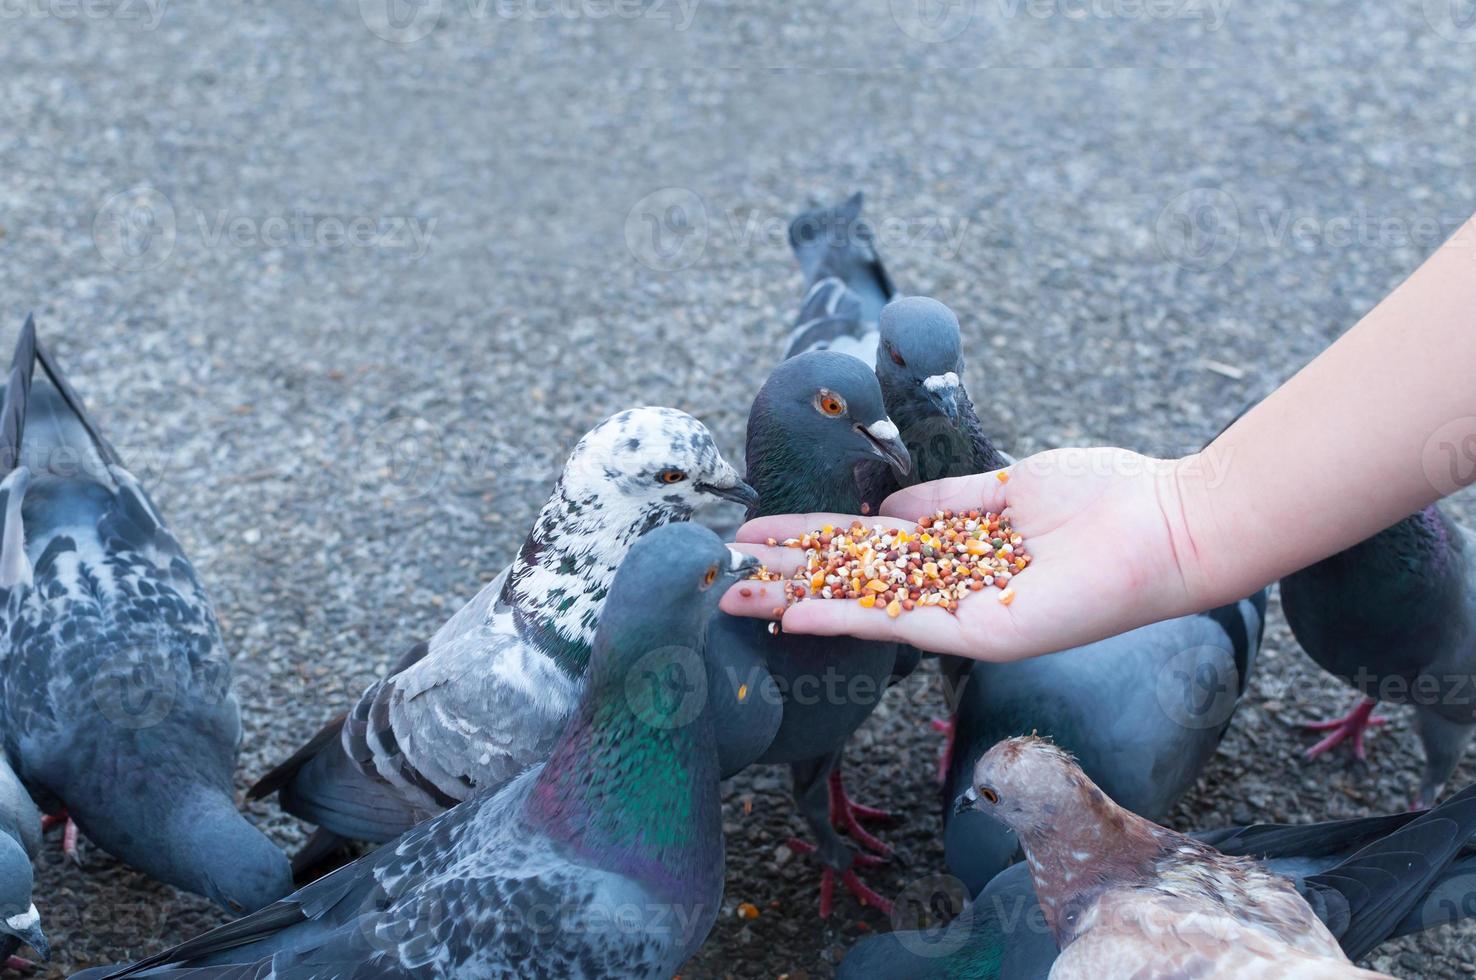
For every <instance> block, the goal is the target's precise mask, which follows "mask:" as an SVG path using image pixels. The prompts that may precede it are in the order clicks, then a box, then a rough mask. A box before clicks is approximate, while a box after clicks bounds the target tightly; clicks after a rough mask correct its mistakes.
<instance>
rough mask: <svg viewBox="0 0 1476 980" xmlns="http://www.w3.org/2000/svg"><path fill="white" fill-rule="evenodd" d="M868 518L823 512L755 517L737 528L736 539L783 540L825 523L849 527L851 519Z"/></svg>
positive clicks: (757, 540)
mask: <svg viewBox="0 0 1476 980" xmlns="http://www.w3.org/2000/svg"><path fill="white" fill-rule="evenodd" d="M870 519H871V518H866V517H862V516H861V515H859V514H826V513H823V512H816V513H811V514H777V515H775V516H773V517H756V518H754V519H753V520H751V521H749V522H748V523H747V524H745V525H743V526H742V527H740V528H739V529H738V540H739V541H753V542H757V543H759V544H763V543H764V542H765V541H767V540H769V539H770V538H773V539H774V540H775V541H783V540H784V539H785V538H797V537H799V536H800V535H801V534H808V533H809V532H811V531H818V530H820V529H821V528H822V527H824V526H825V525H827V524H829V525H830V526H831V527H850V526H851V523H852V522H853V521H860V522H861V523H862V524H865V523H867V521H868V520H870Z"/></svg>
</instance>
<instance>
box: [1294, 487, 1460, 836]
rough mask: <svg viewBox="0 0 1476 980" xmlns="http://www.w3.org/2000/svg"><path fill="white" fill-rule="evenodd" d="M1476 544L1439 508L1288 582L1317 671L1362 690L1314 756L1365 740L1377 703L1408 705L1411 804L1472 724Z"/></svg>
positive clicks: (1420, 800) (1298, 628) (1298, 629)
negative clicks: (1416, 771)
mask: <svg viewBox="0 0 1476 980" xmlns="http://www.w3.org/2000/svg"><path fill="white" fill-rule="evenodd" d="M1473 562H1476V542H1473V540H1472V533H1471V531H1469V530H1468V529H1466V528H1464V527H1462V526H1461V525H1459V524H1457V523H1455V522H1454V521H1452V520H1451V519H1450V518H1449V517H1448V516H1446V514H1445V513H1444V512H1443V511H1442V510H1441V509H1440V508H1439V507H1438V506H1434V505H1432V506H1430V507H1427V508H1425V509H1424V510H1422V511H1420V512H1419V513H1417V514H1413V515H1411V516H1409V517H1406V518H1405V519H1404V520H1402V521H1400V522H1399V523H1398V524H1395V525H1394V526H1393V527H1391V528H1388V529H1387V530H1384V531H1381V532H1379V533H1378V534H1376V535H1374V536H1373V537H1371V538H1369V539H1367V540H1366V541H1363V542H1361V543H1359V544H1356V545H1354V546H1353V547H1351V548H1348V549H1347V550H1345V551H1341V552H1339V553H1337V554H1335V555H1333V556H1332V557H1330V558H1325V559H1323V560H1322V561H1320V562H1317V563H1316V564H1314V565H1309V566H1308V567H1306V568H1304V569H1302V570H1301V571H1298V572H1294V573H1292V574H1291V575H1288V576H1286V577H1285V578H1283V579H1282V580H1281V608H1282V611H1283V612H1284V613H1285V614H1286V621H1287V623H1288V624H1289V625H1290V626H1291V630H1292V635H1294V636H1295V637H1296V638H1297V642H1298V643H1300V644H1301V645H1302V649H1303V650H1305V651H1307V655H1308V656H1310V657H1311V658H1312V659H1313V660H1314V661H1316V662H1317V664H1318V666H1320V667H1322V669H1324V670H1326V671H1328V672H1330V673H1332V674H1335V675H1337V676H1338V677H1341V678H1342V679H1343V680H1345V681H1347V682H1348V683H1349V684H1351V685H1353V686H1354V687H1356V688H1358V690H1359V691H1360V692H1361V695H1362V697H1361V698H1360V699H1359V701H1358V703H1357V704H1355V705H1354V707H1353V710H1352V711H1350V712H1349V713H1348V715H1347V717H1345V718H1341V719H1337V720H1334V721H1327V722H1318V723H1315V724H1312V725H1310V726H1308V727H1310V728H1312V729H1317V730H1323V731H1328V732H1329V734H1328V735H1327V737H1326V738H1324V739H1323V740H1322V741H1320V742H1318V743H1317V744H1316V745H1314V746H1312V747H1311V748H1310V749H1308V751H1307V757H1308V758H1314V757H1316V756H1318V755H1321V754H1322V753H1323V752H1326V751H1327V750H1328V749H1331V748H1332V747H1333V746H1335V745H1337V744H1339V743H1340V742H1343V741H1347V740H1351V742H1352V746H1353V752H1354V755H1355V756H1357V757H1358V758H1359V759H1362V758H1363V757H1364V748H1363V737H1364V732H1365V730H1366V729H1367V728H1368V727H1369V726H1370V725H1379V724H1383V723H1384V721H1385V719H1384V718H1381V717H1379V716H1376V715H1373V714H1372V712H1373V709H1374V705H1375V704H1376V703H1377V702H1378V701H1391V702H1396V703H1404V704H1410V705H1413V707H1414V712H1415V727H1416V729H1417V730H1418V732H1419V735H1420V741H1421V742H1422V743H1423V744H1424V748H1425V768H1424V772H1423V773H1422V774H1421V776H1420V786H1419V792H1418V794H1417V795H1416V797H1415V806H1417V807H1422V806H1429V805H1430V804H1432V803H1434V802H1435V800H1437V799H1438V798H1439V797H1440V793H1441V790H1442V789H1443V788H1444V786H1445V783H1446V781H1447V780H1448V779H1449V778H1450V774H1451V772H1453V771H1454V770H1455V767H1456V764H1457V763H1458V762H1459V761H1460V759H1461V755H1462V754H1463V753H1464V752H1465V750H1466V745H1467V743H1469V742H1470V739H1471V733H1472V731H1473V730H1476V574H1473V571H1472V563H1473Z"/></svg>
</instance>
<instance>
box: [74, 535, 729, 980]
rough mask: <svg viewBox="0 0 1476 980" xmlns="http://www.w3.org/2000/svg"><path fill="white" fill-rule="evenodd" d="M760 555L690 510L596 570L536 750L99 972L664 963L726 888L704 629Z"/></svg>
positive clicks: (409, 971) (664, 971)
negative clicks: (684, 520)
mask: <svg viewBox="0 0 1476 980" xmlns="http://www.w3.org/2000/svg"><path fill="white" fill-rule="evenodd" d="M755 567H756V562H755V561H754V559H752V558H750V557H748V556H746V555H741V554H739V553H738V552H736V551H733V550H732V549H729V548H727V547H725V546H724V545H723V544H722V542H720V541H719V540H718V539H717V537H716V536H715V535H714V534H713V533H712V532H711V531H708V530H706V529H705V528H702V527H699V526H697V525H693V524H671V525H667V526H665V527H660V528H657V529H655V530H653V531H651V532H650V533H649V534H646V535H645V536H643V537H642V538H640V539H639V540H638V541H636V542H634V544H633V545H632V546H631V548H630V550H629V553H628V554H627V556H626V558H625V560H624V562H622V563H621V566H620V570H619V571H618V572H617V573H616V575H615V578H614V581H613V582H612V584H611V586H610V595H609V598H608V600H607V601H606V602H605V604H604V609H603V611H602V613H601V615H600V623H599V628H598V630H597V632H596V634H595V638H594V642H593V645H592V651H591V655H590V668H589V674H588V679H587V682H586V683H585V685H584V686H583V690H582V693H581V695H580V699H579V703H578V706H577V707H576V709H575V710H574V712H573V714H572V715H571V716H570V718H569V724H568V726H567V727H566V728H565V730H564V732H563V733H562V735H560V737H559V738H558V740H557V741H556V743H555V745H554V746H553V750H552V753H551V754H550V756H549V758H548V761H547V762H546V763H542V764H539V765H535V766H533V767H531V768H530V769H528V770H527V771H526V772H524V773H523V774H521V775H519V776H518V777H516V778H515V779H513V780H512V781H511V782H509V783H507V784H505V785H504V786H502V787H501V788H500V789H497V790H493V791H488V792H485V793H482V794H479V795H477V796H475V797H473V798H472V799H471V800H468V801H467V802H465V803H462V804H461V805H459V806H456V807H454V808H453V809H451V810H449V811H447V812H446V813H443V814H441V815H440V816H438V817H436V818H434V819H432V820H430V821H429V822H427V823H424V824H421V825H420V826H418V827H415V828H414V829H412V830H410V831H409V832H407V833H406V834H405V835H404V836H402V837H401V838H399V839H398V840H396V841H394V842H393V843H391V844H387V845H385V846H384V847H382V848H380V849H379V850H377V851H375V852H374V853H373V854H370V855H368V856H367V857H364V858H361V859H360V860H358V861H356V862H354V863H353V864H350V865H347V866H345V867H343V868H340V869H339V870H338V871H336V872H334V873H333V874H330V875H328V876H327V877H324V878H321V879H319V880H318V881H315V882H313V883H312V884H311V885H309V886H307V887H306V888H303V889H301V890H300V891H298V892H296V893H295V894H293V895H291V896H289V897H288V898H286V899H283V900H282V901H280V902H278V903H276V904H275V905H272V906H270V907H268V908H266V909H263V910H262V911H261V912H259V913H257V914H256V915H252V916H249V917H247V918H245V919H241V920H239V921H237V922H233V923H230V924H229V925H226V926H222V927H220V928H218V929H215V930H213V931H211V932H207V933H205V934H204V935H202V936H200V937H198V938H196V939H193V940H190V941H189V942H186V943H184V944H182V945H180V946H176V947H175V948H173V949H170V950H166V951H165V952H163V953H159V954H158V955H155V956H150V957H148V958H147V959H144V960H141V961H139V962H138V963H135V964H133V965H132V966H130V967H128V968H126V969H125V970H123V971H121V972H118V973H114V974H112V975H114V976H159V977H171V978H175V977H177V978H180V980H183V978H185V977H189V978H193V980H209V978H219V980H225V978H237V977H263V978H265V977H291V978H293V980H339V978H343V980H347V978H351V977H353V978H357V977H429V976H434V977H448V978H461V977H464V978H468V980H480V978H484V977H514V976H528V975H530V974H533V973H536V974H538V975H541V976H551V977H552V976H557V977H571V978H573V977H589V978H604V977H616V976H619V977H643V978H652V980H658V978H659V980H666V978H669V977H671V976H672V975H673V974H674V973H675V971H676V970H677V968H678V967H679V966H680V965H681V964H682V962H683V961H684V960H686V959H687V958H688V957H689V956H690V955H691V954H692V953H693V951H695V950H696V949H697V947H698V946H699V945H701V943H702V941H703V939H705V938H706V936H707V933H708V932H709V930H711V928H712V924H713V922H714V920H715V918H716V916H717V913H718V908H719V905H720V904H721V901H722V893H723V834H722V820H721V803H720V799H719V793H718V758H717V746H716V743H715V739H714V734H713V729H712V722H711V719H710V718H709V717H708V715H707V714H706V713H705V712H704V711H703V710H702V703H703V700H704V699H705V692H704V688H703V684H704V679H705V675H706V668H705V667H704V665H703V663H702V661H703V653H702V652H701V649H702V648H701V640H702V635H703V630H704V628H705V626H706V623H707V620H708V618H709V617H710V616H711V615H712V613H713V611H714V610H715V609H716V608H717V602H718V599H719V598H720V597H721V596H722V594H723V593H724V592H726V591H727V589H728V588H729V587H730V586H731V585H732V584H733V583H734V582H736V581H738V580H739V579H740V578H742V577H745V576H746V575H748V574H749V573H750V572H751V570H752V569H753V568H755ZM102 972H103V971H98V973H99V974H100V973H102ZM96 975H98V974H93V976H96Z"/></svg>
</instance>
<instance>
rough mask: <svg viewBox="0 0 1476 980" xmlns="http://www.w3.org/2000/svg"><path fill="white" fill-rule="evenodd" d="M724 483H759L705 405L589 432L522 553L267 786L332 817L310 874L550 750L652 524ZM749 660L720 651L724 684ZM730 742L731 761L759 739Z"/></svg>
mask: <svg viewBox="0 0 1476 980" xmlns="http://www.w3.org/2000/svg"><path fill="white" fill-rule="evenodd" d="M710 498H722V499H725V500H731V501H736V502H738V503H740V504H743V505H744V506H750V505H752V504H753V503H754V502H755V501H756V499H757V497H756V495H755V494H754V492H753V490H752V489H751V488H749V486H748V485H747V484H745V483H744V482H743V481H742V480H741V479H739V477H738V473H737V471H736V470H734V469H733V467H732V466H731V465H729V464H728V462H727V461H726V460H724V459H723V457H722V455H721V454H720V453H719V452H718V449H717V446H716V445H715V444H714V442H713V439H712V435H711V433H709V432H708V430H707V427H706V426H704V425H703V424H702V423H701V422H699V421H697V420H696V419H695V418H693V417H692V416H690V415H687V414H686V413H684V412H680V411H677V410H675V409H671V408H638V409H632V410H629V411H624V412H620V413H618V414H616V415H613V416H611V417H610V418H608V419H606V420H605V421H603V422H601V423H600V424H599V425H597V426H595V427H594V428H593V429H592V430H590V431H589V432H588V433H587V434H585V436H584V437H583V438H581V439H580V440H579V442H578V444H577V445H576V446H575V447H574V450H573V452H571V453H570V455H569V458H568V461H567V462H566V463H565V465H564V469H563V473H562V474H561V476H560V477H559V480H558V483H557V485H556V486H555V487H554V489H553V493H552V494H551V495H550V496H549V498H548V501H547V503H545V504H544V505H543V509H542V511H541V512H540V513H539V515H538V518H537V520H536V521H535V522H534V525H533V529H532V530H531V531H530V532H529V534H528V537H527V540H526V541H525V542H524V543H523V547H522V550H521V551H520V552H519V554H518V556H517V558H516V559H515V560H514V561H513V563H512V564H511V565H510V566H508V567H507V568H506V569H504V570H503V571H502V573H501V574H500V575H498V576H497V577H496V578H495V579H493V580H492V581H491V582H490V583H489V584H488V585H487V586H486V587H485V588H483V589H482V590H481V592H479V593H478V594H477V595H476V596H475V597H473V598H472V599H471V601H470V602H468V603H467V604H466V605H465V606H463V607H462V608H461V609H460V610H459V611H458V612H457V613H456V614H455V615H453V616H452V617H451V618H450V619H449V620H447V621H446V623H444V624H443V625H442V626H441V628H440V629H439V630H437V631H436V632H435V634H434V635H432V636H431V638H430V640H429V641H427V642H424V643H420V644H418V645H416V646H415V647H414V648H412V649H411V650H410V652H409V653H408V654H406V655H405V656H404V657H403V658H402V659H401V660H400V662H399V663H398V664H396V665H395V666H394V668H393V669H392V670H391V671H390V673H389V674H388V676H386V677H385V678H384V679H382V680H380V681H377V682H376V683H374V684H372V685H370V687H369V689H368V690H367V691H365V692H364V694H363V696H362V697H360V698H359V700H358V701H357V702H356V703H355V704H353V705H352V706H351V707H350V708H349V710H348V711H347V712H346V713H344V714H343V715H340V716H339V717H337V718H335V719H334V720H333V721H331V722H329V723H328V724H327V725H326V726H325V727H324V728H323V729H322V730H320V731H319V732H318V734H317V735H315V736H314V737H313V738H312V739H311V740H310V741H308V742H307V744H306V745H304V746H303V747H302V748H301V749H300V750H298V752H297V753H296V754H294V755H293V756H292V757H291V758H290V759H288V760H287V761H286V762H283V763H282V764H281V765H279V766H277V767H276V768H275V769H273V770H272V771H271V772H270V773H268V774H267V775H266V776H264V777H263V778H262V779H261V780H260V781H259V782H258V783H257V784H256V785H255V786H254V787H253V788H252V790H251V794H250V795H251V796H252V797H253V798H255V797H262V796H267V795H269V794H271V793H273V792H277V793H279V794H280V796H279V798H280V801H281V804H282V807H283V809H285V810H286V811H287V812H289V813H292V814H294V815H296V816H298V817H300V818H302V819H303V820H306V821H309V822H311V823H315V824H317V825H318V826H319V828H320V833H319V834H317V835H315V836H314V837H313V839H312V840H311V841H310V842H309V845H308V846H307V847H306V848H304V850H303V851H301V852H299V854H298V855H297V857H296V859H295V868H296V870H297V871H298V873H299V875H305V874H307V873H308V872H309V871H311V870H312V869H313V867H314V866H315V865H319V864H321V863H323V862H325V861H326V860H327V856H328V855H330V854H331V853H332V852H334V851H335V850H338V849H339V848H340V847H341V845H342V843H343V841H344V840H345V839H348V840H364V841H370V842H373V843H383V842H385V841H388V840H391V839H393V838H395V837H397V836H399V835H400V834H401V833H403V832H404V831H406V830H408V829H409V828H410V827H413V826H414V825H415V824H417V823H420V822H421V821H423V820H425V819H428V818H429V817H431V816H434V815H435V814H437V813H440V812H441V811H442V810H445V809H446V808H448V807H451V806H454V805H455V804H457V803H460V802H461V801H463V800H467V799H470V798H471V797H472V796H474V795H476V794H478V793H482V792H486V791H488V790H493V789H496V788H497V787H499V786H502V785H503V784H505V783H507V782H508V781H509V780H511V779H513V778H514V777H515V776H517V775H518V774H519V773H521V772H523V771H524V770H525V769H527V768H528V766H530V765H532V764H534V763H536V762H542V761H543V760H544V759H546V758H548V753H549V752H550V750H552V748H553V745H554V743H555V741H556V740H557V739H558V737H559V734H560V732H561V731H562V730H563V727H564V724H565V722H566V721H567V720H568V718H569V715H570V713H571V712H572V711H573V710H574V708H575V706H576V705H577V704H578V702H579V694H580V690H581V688H582V687H583V683H584V674H585V668H586V666H587V665H588V662H589V655H590V647H591V644H592V642H593V640H594V635H595V629H596V626H597V624H598V621H599V616H600V611H601V609H602V608H603V607H604V605H605V601H606V595H607V593H608V591H609V588H610V581H611V579H612V578H613V577H614V575H615V570H616V568H617V567H618V566H619V565H620V563H621V561H622V560H623V559H624V558H625V555H626V554H627V553H628V552H629V550H630V547H631V545H632V544H634V542H635V541H636V540H637V539H638V538H639V537H640V536H641V535H642V534H644V533H646V532H648V531H650V530H651V529H652V528H655V527H657V526H660V525H663V524H666V523H669V522H673V521H685V520H687V519H688V518H689V517H691V515H692V511H693V508H694V507H695V506H696V505H697V503H698V502H700V501H702V500H705V499H710ZM743 666H744V665H738V666H737V667H735V670H734V672H732V673H730V672H728V671H725V670H720V669H718V668H716V667H715V668H714V674H713V677H712V687H713V690H714V691H715V692H716V691H717V690H718V688H719V687H721V686H722V685H726V684H728V683H729V681H730V679H731V678H732V677H733V676H737V675H738V674H739V673H741V668H742V667H743ZM720 700H721V699H720V698H717V697H716V696H715V697H714V699H713V701H714V710H715V711H721V713H722V714H723V718H722V719H721V721H720V724H722V725H723V726H724V727H725V728H726V727H728V726H736V727H738V728H739V729H740V730H742V731H744V732H745V733H746V732H750V731H759V732H762V731H763V730H765V729H767V730H768V731H769V732H770V733H772V732H773V730H775V729H776V728H777V727H778V724H779V710H778V708H777V706H775V705H773V704H771V703H765V702H764V701H763V700H762V699H759V698H752V699H746V700H745V701H744V702H743V703H739V702H738V701H737V699H736V697H735V698H734V699H733V701H732V703H730V704H719V703H718V702H719V701H720ZM733 744H734V745H735V746H736V745H741V744H742V742H741V740H734V743H733ZM761 750H762V747H760V748H759V749H758V751H761ZM727 751H728V750H727V749H725V750H724V758H723V759H722V766H723V771H724V772H736V771H738V770H739V769H741V768H743V767H744V766H746V765H748V764H749V763H750V762H752V761H753V758H754V756H755V755H756V752H755V751H753V750H752V749H750V753H749V754H748V755H743V756H736V757H732V758H729V757H727V755H726V754H727Z"/></svg>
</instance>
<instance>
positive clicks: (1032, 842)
mask: <svg viewBox="0 0 1476 980" xmlns="http://www.w3.org/2000/svg"><path fill="white" fill-rule="evenodd" d="M1167 833H1168V831H1165V830H1163V829H1162V828H1160V827H1158V826H1156V825H1154V824H1152V823H1150V822H1149V821H1147V820H1144V819H1143V818H1142V817H1140V816H1138V815H1137V814H1134V813H1130V812H1129V811H1127V810H1124V809H1122V807H1120V806H1118V805H1117V804H1115V803H1113V802H1112V801H1111V800H1109V799H1108V798H1107V797H1106V795H1105V794H1103V793H1102V791H1101V790H1099V789H1097V788H1096V787H1095V786H1091V787H1088V789H1087V792H1086V794H1085V795H1083V796H1082V797H1081V798H1080V799H1079V800H1076V801H1072V803H1070V804H1068V805H1061V806H1058V807H1057V809H1056V812H1055V813H1054V814H1052V815H1050V817H1049V818H1048V819H1046V820H1045V821H1043V822H1040V823H1038V824H1036V825H1034V826H1031V827H1027V828H1023V829H1022V828H1016V834H1017V835H1018V836H1019V838H1020V845H1021V847H1022V848H1024V851H1025V858H1026V861H1027V862H1028V863H1029V866H1030V877H1031V879H1032V880H1033V881H1034V882H1035V892H1036V895H1037V896H1038V897H1039V898H1040V908H1041V911H1042V912H1044V913H1045V919H1046V924H1047V925H1049V926H1050V927H1051V932H1052V933H1053V934H1054V935H1055V937H1056V942H1057V944H1058V945H1059V946H1060V947H1061V948H1062V949H1065V948H1066V944H1067V943H1069V942H1070V941H1071V940H1072V939H1074V938H1075V937H1076V934H1077V929H1078V927H1079V925H1080V923H1081V920H1082V917H1083V914H1084V913H1085V912H1086V910H1087V908H1088V907H1090V905H1091V904H1092V902H1094V901H1095V900H1096V898H1097V896H1099V895H1100V894H1102V892H1104V891H1106V890H1107V889H1109V888H1112V887H1115V886H1116V885H1119V884H1121V883H1122V882H1124V881H1140V880H1143V879H1144V878H1146V877H1147V876H1148V875H1149V874H1151V872H1152V866H1153V860H1154V858H1155V857H1156V856H1157V855H1158V854H1159V853H1160V852H1161V851H1162V849H1163V843H1162V841H1161V839H1160V838H1161V835H1163V834H1167Z"/></svg>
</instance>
